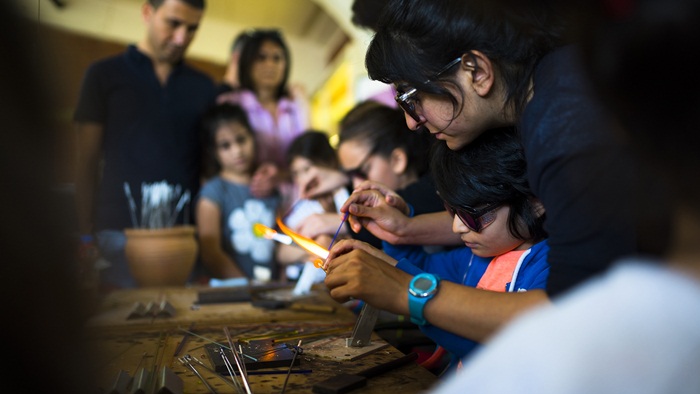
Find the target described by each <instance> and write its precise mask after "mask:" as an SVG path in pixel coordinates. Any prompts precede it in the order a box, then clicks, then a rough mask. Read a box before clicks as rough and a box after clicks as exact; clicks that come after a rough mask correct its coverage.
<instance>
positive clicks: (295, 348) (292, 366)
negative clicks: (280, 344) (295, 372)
mask: <svg viewBox="0 0 700 394" xmlns="http://www.w3.org/2000/svg"><path fill="white" fill-rule="evenodd" d="M299 349H301V339H300V340H299V343H297V345H296V346H295V347H294V350H293V351H294V356H292V363H291V364H289V370H287V376H286V377H285V378H284V384H283V385H282V392H281V394H284V391H285V390H286V389H287V381H288V380H289V375H290V374H291V373H292V368H294V362H295V361H296V359H297V354H299Z"/></svg>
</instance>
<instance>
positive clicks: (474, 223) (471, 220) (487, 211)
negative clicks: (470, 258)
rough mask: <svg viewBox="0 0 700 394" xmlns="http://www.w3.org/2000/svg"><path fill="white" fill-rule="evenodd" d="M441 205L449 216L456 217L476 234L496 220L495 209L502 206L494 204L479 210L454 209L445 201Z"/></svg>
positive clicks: (467, 208)
mask: <svg viewBox="0 0 700 394" xmlns="http://www.w3.org/2000/svg"><path fill="white" fill-rule="evenodd" d="M443 203H444V204H445V210H446V211H447V212H448V213H449V214H450V216H452V217H455V215H457V217H458V218H459V220H461V221H462V223H464V225H465V226H467V227H468V228H469V229H470V230H471V231H474V232H477V233H479V232H481V230H483V229H484V228H485V227H487V226H488V225H490V224H491V223H493V222H494V221H495V220H496V209H498V208H499V207H500V206H501V205H503V204H502V203H494V204H489V205H487V206H485V207H483V208H481V209H474V208H469V207H457V208H455V207H453V206H451V205H450V204H448V203H447V202H445V201H443Z"/></svg>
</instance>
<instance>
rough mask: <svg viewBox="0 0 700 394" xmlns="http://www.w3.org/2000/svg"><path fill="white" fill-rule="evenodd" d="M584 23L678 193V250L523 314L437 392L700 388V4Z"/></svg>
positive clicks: (652, 156)
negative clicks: (699, 181) (657, 261)
mask: <svg viewBox="0 0 700 394" xmlns="http://www.w3.org/2000/svg"><path fill="white" fill-rule="evenodd" d="M580 27H582V28H581V32H582V33H583V34H582V36H581V37H582V40H583V42H584V44H585V45H586V47H587V56H586V58H587V59H588V61H589V68H590V70H591V74H592V75H593V77H594V80H595V81H596V83H597V85H599V91H600V92H601V95H602V97H603V98H604V99H606V100H607V103H608V104H609V105H610V106H611V108H612V109H613V110H614V112H615V113H616V114H617V115H618V118H619V120H620V124H621V125H622V126H623V127H624V128H625V130H626V131H627V132H628V134H629V136H630V139H631V140H632V142H633V143H635V144H636V147H637V149H638V153H639V154H640V156H641V157H642V158H643V159H644V160H646V161H647V163H648V164H649V167H651V168H655V169H657V170H658V171H659V176H658V177H657V181H656V184H649V189H650V192H653V190H654V189H656V188H659V187H661V186H664V183H667V184H668V185H667V186H669V187H670V189H671V190H672V192H673V195H672V197H673V204H672V207H671V208H673V209H672V210H671V211H672V212H673V215H672V218H673V223H674V225H673V230H674V231H673V232H672V241H673V242H672V244H671V245H672V246H671V247H670V248H669V250H667V252H666V254H665V256H664V257H663V263H665V264H663V265H659V264H650V262H651V261H653V259H651V258H644V257H635V258H628V259H625V260H621V261H619V262H618V264H617V265H616V266H615V267H614V268H613V269H611V271H610V272H608V273H607V274H606V275H604V276H602V277H600V278H598V279H596V280H592V281H590V282H589V283H587V284H586V285H585V286H583V287H581V288H579V289H577V290H575V291H573V292H571V293H570V294H567V295H566V296H565V297H563V298H561V299H560V300H558V302H556V303H555V304H553V305H551V306H547V307H544V308H540V309H538V310H536V311H533V312H532V313H529V314H527V315H524V316H523V317H522V318H520V319H518V320H517V321H515V322H514V323H513V324H512V325H510V326H508V327H507V328H506V329H505V330H504V331H503V332H502V333H501V334H500V335H498V336H497V337H495V338H494V339H493V340H492V341H491V342H490V343H489V345H488V346H487V347H486V348H485V349H484V351H483V352H482V353H480V354H479V355H477V356H475V357H474V358H472V359H471V362H470V363H469V364H467V365H465V367H464V369H463V370H462V371H460V372H458V373H457V375H455V376H453V377H452V378H451V379H450V380H449V381H448V382H446V384H444V385H443V386H441V387H439V388H438V389H437V390H436V392H438V393H456V392H460V393H463V392H468V391H474V392H479V393H495V392H498V393H504V392H509V391H510V390H516V389H517V390H519V391H521V392H533V393H557V394H560V393H622V392H626V393H650V394H651V393H654V394H662V393H664V394H665V393H693V394H696V393H700V374H698V366H699V365H700V313H699V312H700V242H698V240H700V184H699V183H698V182H697V180H698V173H700V155H698V150H700V133H699V132H698V131H699V130H700V119H699V118H698V117H697V111H698V109H700V101H699V98H698V94H697V92H698V91H699V90H700V78H699V77H698V75H697V70H698V68H699V67H700V58H698V56H697V54H696V53H695V52H696V51H695V50H694V49H695V48H698V47H700V4H698V2H697V1H689V0H672V1H666V0H664V1H660V0H647V1H637V2H615V1H607V2H603V4H602V5H601V8H600V10H598V13H596V14H593V15H592V18H590V19H589V20H588V23H586V24H585V25H583V26H580ZM660 208H664V207H660ZM649 215H654V212H649ZM663 236H664V234H663V231H659V237H663Z"/></svg>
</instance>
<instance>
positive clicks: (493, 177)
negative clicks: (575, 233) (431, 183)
mask: <svg viewBox="0 0 700 394" xmlns="http://www.w3.org/2000/svg"><path fill="white" fill-rule="evenodd" d="M431 157H432V159H431V163H430V164H431V169H432V173H433V178H434V180H435V187H436V188H437V191H438V193H439V194H440V197H442V199H443V200H445V202H446V203H447V204H449V205H451V206H454V207H469V208H479V207H482V206H484V205H490V204H496V203H500V204H503V205H507V206H509V207H510V214H509V215H508V230H509V232H510V233H511V235H513V236H514V237H515V238H518V239H523V240H525V239H532V240H536V241H537V240H541V239H543V238H545V237H546V235H547V234H546V232H545V230H544V220H545V215H541V216H537V215H536V213H535V207H534V205H533V204H534V203H535V201H536V198H535V195H534V194H533V193H532V191H531V190H530V184H529V183H528V180H527V165H526V162H525V153H524V151H523V147H522V144H521V142H520V136H519V135H518V133H517V131H516V130H515V128H511V127H508V128H501V129H494V130H488V131H486V132H484V133H483V134H481V135H480V136H479V137H477V138H476V139H475V140H474V141H473V142H471V143H469V144H468V145H466V146H465V147H464V148H462V149H460V150H457V151H453V150H451V149H449V148H448V147H447V144H445V143H444V142H439V143H436V144H435V145H434V147H433V150H432V152H431ZM523 225H524V226H525V227H526V228H527V230H528V234H523V233H522V232H521V229H522V226H523Z"/></svg>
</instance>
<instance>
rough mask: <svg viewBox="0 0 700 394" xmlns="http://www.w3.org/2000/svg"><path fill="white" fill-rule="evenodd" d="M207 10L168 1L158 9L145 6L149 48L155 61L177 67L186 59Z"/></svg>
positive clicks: (177, 1) (171, 0)
mask: <svg viewBox="0 0 700 394" xmlns="http://www.w3.org/2000/svg"><path fill="white" fill-rule="evenodd" d="M202 14H203V10H199V9H197V8H194V7H192V6H190V5H188V4H187V3H185V2H183V1H180V0H165V1H164V2H163V4H162V5H161V6H160V7H158V8H157V9H154V8H153V7H152V6H151V5H150V4H148V3H147V4H146V5H144V8H143V18H144V21H145V22H146V29H147V45H148V46H149V48H148V50H149V51H150V52H151V55H152V56H153V58H154V60H155V61H158V62H166V63H176V62H178V61H180V60H181V59H182V57H183V56H184V54H185V51H186V50H187V47H188V46H189V45H190V43H191V42H192V39H194V35H195V33H196V32H197V28H199V21H200V20H201V19H202Z"/></svg>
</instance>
